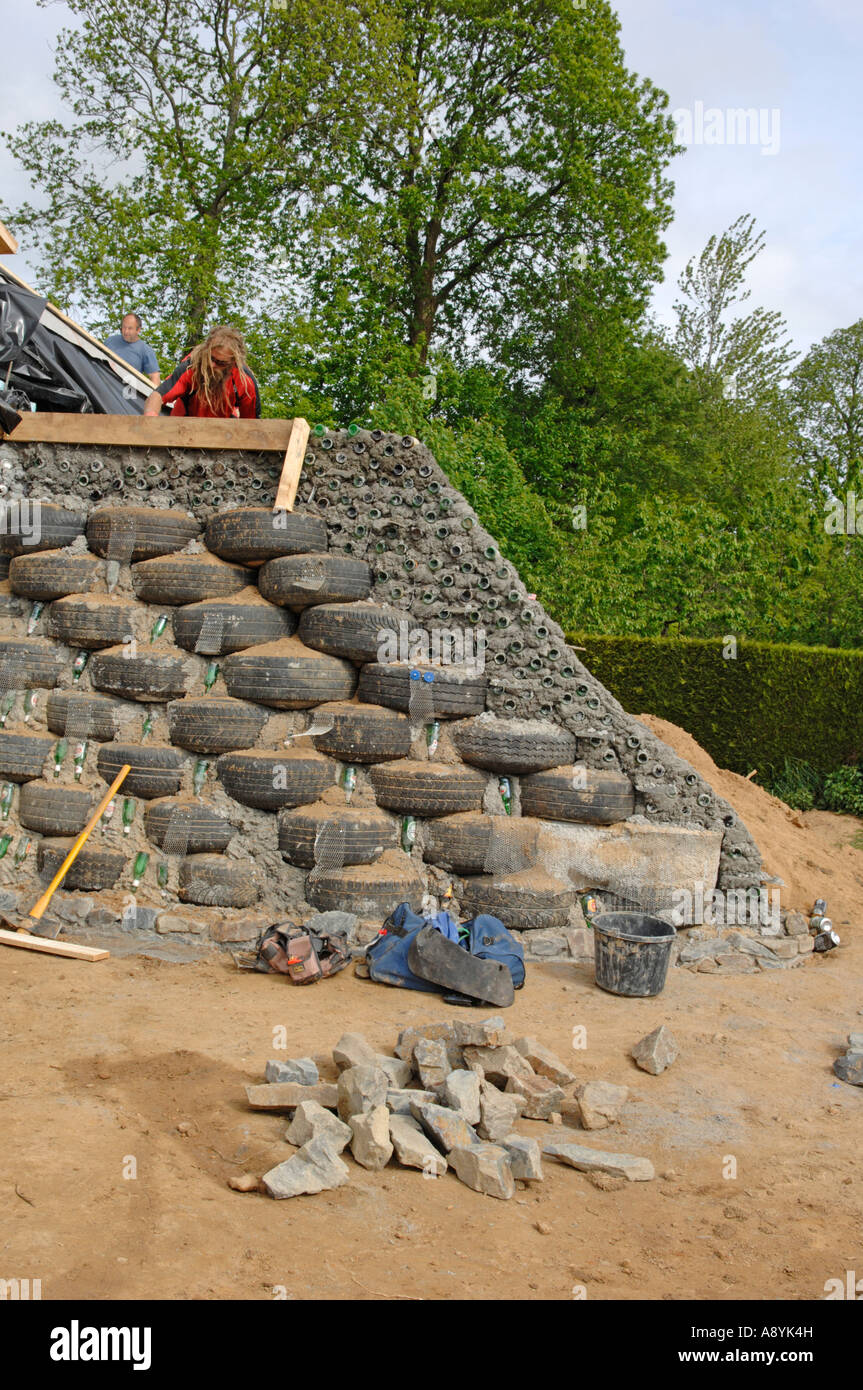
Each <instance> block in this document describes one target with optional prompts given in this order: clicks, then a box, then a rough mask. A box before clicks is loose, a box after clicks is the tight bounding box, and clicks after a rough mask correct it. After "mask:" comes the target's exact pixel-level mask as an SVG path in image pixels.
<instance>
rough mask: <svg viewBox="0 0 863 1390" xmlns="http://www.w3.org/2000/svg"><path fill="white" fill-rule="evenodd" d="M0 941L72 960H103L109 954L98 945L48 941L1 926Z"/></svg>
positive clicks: (42, 937) (26, 949) (25, 949)
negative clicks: (4, 928) (5, 929)
mask: <svg viewBox="0 0 863 1390" xmlns="http://www.w3.org/2000/svg"><path fill="white" fill-rule="evenodd" d="M0 943H2V944H3V945H4V946H20V947H21V949H22V950H24V951H44V952H45V954H46V955H49V956H71V957H72V958H73V959H74V960H105V959H106V958H107V957H108V956H110V954H111V952H110V951H105V950H103V949H102V948H101V947H98V946H76V945H75V943H74V942H72V941H49V940H48V938H47V937H45V936H31V935H30V933H29V932H26V931H25V932H20V931H4V930H3V929H2V928H0Z"/></svg>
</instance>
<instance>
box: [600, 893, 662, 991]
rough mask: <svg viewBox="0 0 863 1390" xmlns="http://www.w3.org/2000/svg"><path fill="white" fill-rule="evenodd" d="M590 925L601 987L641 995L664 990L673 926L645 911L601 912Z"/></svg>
mask: <svg viewBox="0 0 863 1390" xmlns="http://www.w3.org/2000/svg"><path fill="white" fill-rule="evenodd" d="M591 925H592V927H593V949H594V958H595V961H596V983H597V984H598V985H599V987H600V989H606V990H608V992H609V994H628V995H634V996H636V997H638V998H645V997H648V996H650V995H652V994H661V993H662V991H663V989H664V988H665V977H666V975H667V974H668V962H669V960H670V959H671V943H672V942H673V940H674V938H675V936H676V935H677V933H676V932H675V930H674V927H671V926H669V925H668V923H667V922H663V921H662V919H661V918H659V917H649V916H648V915H647V913H646V912H600V913H597V915H596V916H595V917H593V918H592V919H591Z"/></svg>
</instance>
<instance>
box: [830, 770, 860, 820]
mask: <svg viewBox="0 0 863 1390" xmlns="http://www.w3.org/2000/svg"><path fill="white" fill-rule="evenodd" d="M824 805H825V806H826V807H827V809H828V811H840V812H842V813H843V814H844V815H847V816H863V771H861V769H860V768H859V767H838V768H837V769H836V771H835V772H831V773H830V775H829V776H828V777H827V779H826V780H825V782H824Z"/></svg>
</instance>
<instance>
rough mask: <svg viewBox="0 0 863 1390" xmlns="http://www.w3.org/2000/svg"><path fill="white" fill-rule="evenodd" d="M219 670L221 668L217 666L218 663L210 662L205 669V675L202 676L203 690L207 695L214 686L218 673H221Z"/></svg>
mask: <svg viewBox="0 0 863 1390" xmlns="http://www.w3.org/2000/svg"><path fill="white" fill-rule="evenodd" d="M221 669H222V668H221V666H220V665H219V663H218V661H211V662H210V664H209V666H208V667H207V673H206V675H205V676H204V690H205V691H206V692H207V693H209V692H210V691H211V690H212V688H213V686H214V685H215V684H216V681H217V680H218V679H219V672H220V671H221Z"/></svg>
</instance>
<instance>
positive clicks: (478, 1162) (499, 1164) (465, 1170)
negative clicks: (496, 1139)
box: [449, 1144, 515, 1202]
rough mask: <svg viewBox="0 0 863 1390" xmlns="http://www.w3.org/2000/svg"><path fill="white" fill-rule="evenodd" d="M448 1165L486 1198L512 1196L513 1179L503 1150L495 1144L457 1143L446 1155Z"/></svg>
mask: <svg viewBox="0 0 863 1390" xmlns="http://www.w3.org/2000/svg"><path fill="white" fill-rule="evenodd" d="M449 1162H450V1167H451V1168H454V1169H455V1171H456V1173H457V1175H458V1177H459V1179H460V1180H461V1181H462V1182H463V1183H464V1184H465V1186H466V1187H471V1188H473V1190H474V1192H481V1193H482V1194H483V1195H484V1196H485V1197H499V1198H501V1200H502V1201H505V1202H508V1201H509V1199H510V1197H514V1196H515V1180H514V1178H513V1175H512V1169H511V1167H510V1165H509V1155H508V1154H507V1151H506V1149H500V1148H498V1146H497V1145H496V1144H471V1145H469V1146H468V1147H462V1146H461V1145H456V1146H455V1147H454V1148H453V1149H452V1150H451V1151H450V1156H449Z"/></svg>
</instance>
